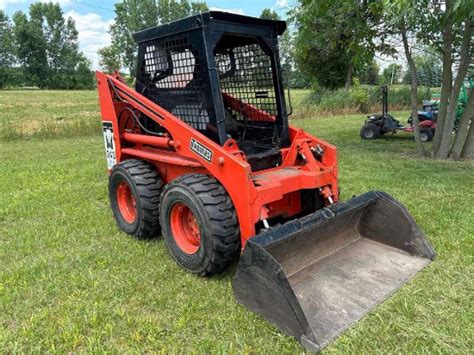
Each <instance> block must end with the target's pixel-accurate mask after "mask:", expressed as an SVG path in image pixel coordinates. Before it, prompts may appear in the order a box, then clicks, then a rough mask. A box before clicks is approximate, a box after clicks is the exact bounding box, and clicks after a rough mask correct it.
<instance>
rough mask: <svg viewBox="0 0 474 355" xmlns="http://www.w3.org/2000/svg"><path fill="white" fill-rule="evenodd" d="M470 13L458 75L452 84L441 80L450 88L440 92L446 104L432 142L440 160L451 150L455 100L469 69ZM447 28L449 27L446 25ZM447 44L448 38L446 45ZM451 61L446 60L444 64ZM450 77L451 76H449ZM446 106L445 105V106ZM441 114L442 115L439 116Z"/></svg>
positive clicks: (472, 19) (449, 6)
mask: <svg viewBox="0 0 474 355" xmlns="http://www.w3.org/2000/svg"><path fill="white" fill-rule="evenodd" d="M450 11H453V12H454V6H453V4H452V3H451V1H450V0H447V1H446V12H447V13H448V16H449V13H450ZM471 11H472V15H471V17H469V18H467V19H466V21H465V22H464V26H463V27H464V31H463V35H462V41H461V47H460V50H459V55H460V59H459V67H458V73H457V75H456V78H455V79H454V83H453V84H451V82H449V83H448V82H445V81H444V80H443V86H448V87H449V88H450V90H449V91H450V92H449V95H448V92H447V91H448V90H445V91H442V92H441V102H446V103H447V108H446V109H445V110H443V112H441V109H440V115H439V117H438V127H437V130H436V134H435V141H434V145H435V147H434V149H435V150H434V152H433V153H434V155H435V156H436V157H438V158H441V159H446V158H448V155H449V152H450V148H451V132H452V130H453V128H454V121H455V119H456V109H457V100H458V96H459V92H460V91H461V87H462V84H463V82H464V78H465V75H466V74H467V69H468V67H469V63H470V61H471V60H472V56H473V50H472V48H471V47H474V46H473V45H472V42H473V40H472V34H473V29H474V10H471ZM451 16H456V14H455V13H453V14H451ZM448 26H449V25H448ZM445 30H447V32H450V31H449V29H447V28H445ZM448 44H449V38H448V43H447V44H446V47H447V45H448ZM443 56H451V53H445V54H444V55H443ZM448 61H451V62H452V60H448V59H447V60H446V62H448ZM443 69H444V70H447V71H451V70H452V67H450V68H443ZM450 76H451V77H452V74H451V75H450ZM445 105H446V104H445ZM441 113H442V114H441Z"/></svg>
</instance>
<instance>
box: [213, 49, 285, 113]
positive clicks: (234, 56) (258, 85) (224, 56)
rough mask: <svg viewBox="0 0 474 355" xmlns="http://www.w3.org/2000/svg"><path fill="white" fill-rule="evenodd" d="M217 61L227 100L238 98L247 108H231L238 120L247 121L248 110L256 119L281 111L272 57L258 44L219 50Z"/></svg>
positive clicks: (216, 56)
mask: <svg viewBox="0 0 474 355" xmlns="http://www.w3.org/2000/svg"><path fill="white" fill-rule="evenodd" d="M215 62H216V65H217V69H218V71H219V76H220V84H221V89H222V91H223V92H224V94H225V97H224V99H225V98H226V97H231V98H235V99H238V100H239V101H240V102H241V103H243V105H242V106H245V107H246V108H247V109H240V110H238V111H237V110H235V105H233V106H234V107H233V108H230V109H231V111H232V113H233V114H234V115H235V117H236V118H237V119H238V120H244V119H245V118H246V117H244V116H245V113H248V112H250V111H251V112H252V117H247V118H251V119H252V120H255V121H268V118H269V115H270V116H273V117H275V116H276V115H277V114H278V111H277V104H276V95H275V89H274V84H273V75H272V65H271V57H270V56H268V55H267V54H266V53H265V52H264V51H263V50H262V48H261V47H260V46H259V45H258V44H247V45H244V46H240V47H236V48H233V49H230V50H227V51H221V52H217V53H216V55H215ZM224 101H225V100H224ZM227 106H228V105H227ZM228 108H229V107H228ZM248 108H250V110H249V109H248ZM254 109H256V110H254Z"/></svg>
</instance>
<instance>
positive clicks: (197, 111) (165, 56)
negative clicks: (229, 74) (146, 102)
mask: <svg viewBox="0 0 474 355" xmlns="http://www.w3.org/2000/svg"><path fill="white" fill-rule="evenodd" d="M199 59H200V58H199V51H198V50H196V49H195V48H193V46H192V44H190V43H189V42H188V40H187V38H186V37H179V38H176V37H175V38H172V39H170V38H167V39H166V40H161V41H151V42H148V43H146V45H145V49H144V56H143V63H142V65H141V70H142V72H141V78H142V82H143V81H144V82H143V84H144V85H145V87H146V96H147V97H148V98H150V99H151V100H152V101H154V102H156V103H157V104H158V105H160V106H162V107H163V108H165V109H166V110H168V111H170V112H171V113H172V114H174V115H175V116H177V117H179V118H180V119H181V120H183V121H184V122H186V123H188V124H189V125H191V126H192V127H193V128H195V129H198V130H205V129H206V125H207V124H208V123H209V110H208V101H207V99H206V95H205V90H204V82H203V76H202V68H201V64H200V60H199Z"/></svg>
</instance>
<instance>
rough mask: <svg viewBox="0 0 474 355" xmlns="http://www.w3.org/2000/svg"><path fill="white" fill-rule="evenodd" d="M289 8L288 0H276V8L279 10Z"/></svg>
mask: <svg viewBox="0 0 474 355" xmlns="http://www.w3.org/2000/svg"><path fill="white" fill-rule="evenodd" d="M289 6H290V5H289V4H288V0H276V3H275V7H276V8H277V9H287V8H288V7H289Z"/></svg>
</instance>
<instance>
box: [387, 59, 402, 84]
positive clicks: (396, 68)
mask: <svg viewBox="0 0 474 355" xmlns="http://www.w3.org/2000/svg"><path fill="white" fill-rule="evenodd" d="M401 74H402V66H401V65H400V64H396V63H391V64H389V66H388V67H386V68H385V69H384V70H383V72H382V81H383V83H384V84H396V83H398V82H399V81H400V77H401Z"/></svg>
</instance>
